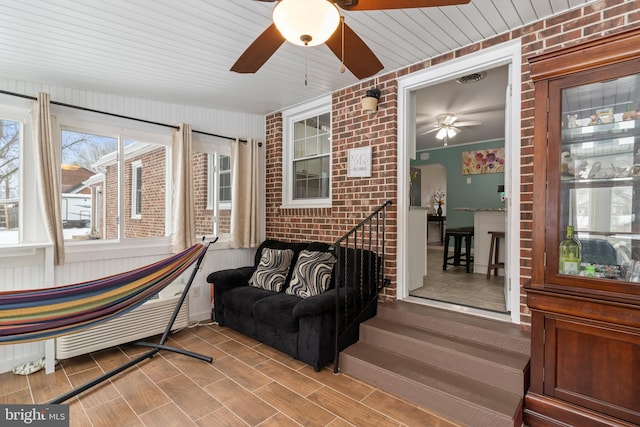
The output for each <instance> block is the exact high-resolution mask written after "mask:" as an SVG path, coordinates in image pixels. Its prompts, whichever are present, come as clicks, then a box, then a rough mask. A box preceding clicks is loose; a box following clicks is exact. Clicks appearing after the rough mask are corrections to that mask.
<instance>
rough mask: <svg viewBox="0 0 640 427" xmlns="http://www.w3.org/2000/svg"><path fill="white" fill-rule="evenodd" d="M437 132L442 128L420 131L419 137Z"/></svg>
mask: <svg viewBox="0 0 640 427" xmlns="http://www.w3.org/2000/svg"><path fill="white" fill-rule="evenodd" d="M437 130H440V128H439V127H435V128H431V129H429V130H426V131H421V130H418V135H426V134H428V133H431V132H435V131H437Z"/></svg>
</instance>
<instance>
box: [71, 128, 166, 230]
mask: <svg viewBox="0 0 640 427" xmlns="http://www.w3.org/2000/svg"><path fill="white" fill-rule="evenodd" d="M59 135H60V139H61V147H62V165H61V171H62V172H61V173H62V175H61V177H62V213H61V214H62V226H63V234H64V238H65V240H74V241H82V240H96V239H100V240H120V239H144V238H157V237H165V236H168V235H169V232H170V220H169V218H170V216H169V215H170V213H169V211H170V210H169V206H170V203H169V197H170V191H171V189H170V187H169V185H168V184H169V181H168V176H169V163H170V162H169V155H170V152H169V146H170V143H171V141H170V137H168V136H167V137H164V138H162V137H160V136H159V135H155V134H149V135H147V134H140V133H139V132H133V131H127V130H123V129H112V128H109V127H105V126H100V125H98V124H91V123H83V126H82V128H75V127H70V126H61V127H60V132H59Z"/></svg>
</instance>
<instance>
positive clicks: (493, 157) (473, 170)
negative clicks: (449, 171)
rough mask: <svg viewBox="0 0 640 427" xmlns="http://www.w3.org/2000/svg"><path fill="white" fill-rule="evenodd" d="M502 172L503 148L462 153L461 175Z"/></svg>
mask: <svg viewBox="0 0 640 427" xmlns="http://www.w3.org/2000/svg"><path fill="white" fill-rule="evenodd" d="M498 172H504V148H492V149H490V150H476V151H464V152H462V175H475V174H481V173H498Z"/></svg>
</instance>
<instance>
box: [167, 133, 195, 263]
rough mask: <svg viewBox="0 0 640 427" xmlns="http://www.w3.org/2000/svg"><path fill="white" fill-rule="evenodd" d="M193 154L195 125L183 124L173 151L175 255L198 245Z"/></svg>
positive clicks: (175, 135) (173, 232) (173, 234)
mask: <svg viewBox="0 0 640 427" xmlns="http://www.w3.org/2000/svg"><path fill="white" fill-rule="evenodd" d="M192 153H193V143H192V141H191V125H190V124H186V123H181V124H180V128H179V129H177V130H174V131H173V144H172V149H171V169H172V177H173V185H172V188H173V194H172V207H173V215H172V218H173V227H172V230H173V231H172V233H171V251H172V252H174V253H178V252H180V251H182V250H184V249H186V248H188V247H190V246H193V245H194V244H195V242H196V217H195V210H194V206H193V204H194V195H193V166H192Z"/></svg>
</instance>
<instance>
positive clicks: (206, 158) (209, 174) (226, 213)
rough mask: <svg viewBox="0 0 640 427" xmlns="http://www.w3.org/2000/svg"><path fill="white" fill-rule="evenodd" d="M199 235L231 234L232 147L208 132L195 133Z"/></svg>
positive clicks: (195, 172) (196, 205)
mask: <svg viewBox="0 0 640 427" xmlns="http://www.w3.org/2000/svg"><path fill="white" fill-rule="evenodd" d="M193 150H194V153H193V157H194V159H193V165H194V166H193V180H194V193H195V194H194V198H195V200H194V203H195V211H196V236H217V237H220V238H221V239H223V240H224V239H226V238H228V237H229V235H230V233H231V157H230V154H231V150H230V146H229V144H228V143H226V144H220V143H219V142H217V141H215V140H212V139H211V140H210V138H209V137H207V136H206V135H194V144H193Z"/></svg>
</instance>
